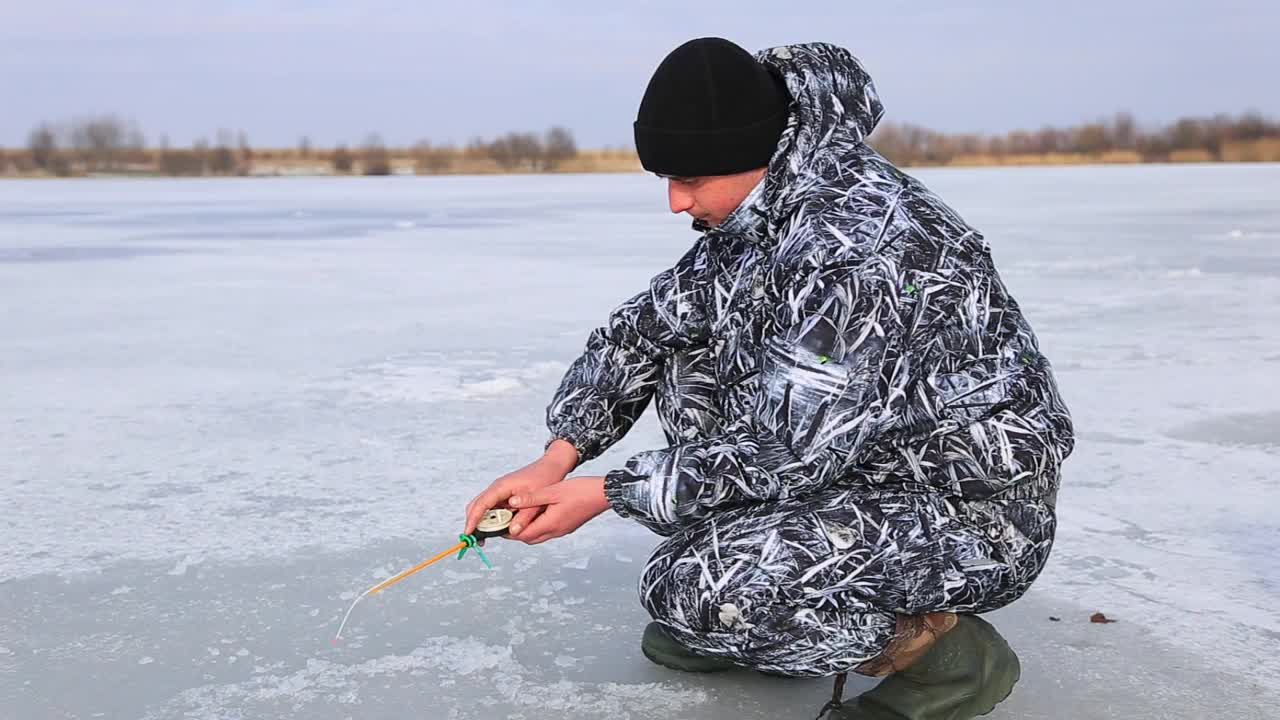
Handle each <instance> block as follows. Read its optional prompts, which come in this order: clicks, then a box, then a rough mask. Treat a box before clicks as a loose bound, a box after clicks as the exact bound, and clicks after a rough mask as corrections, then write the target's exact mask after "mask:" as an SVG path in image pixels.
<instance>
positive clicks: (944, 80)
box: [0, 0, 1280, 147]
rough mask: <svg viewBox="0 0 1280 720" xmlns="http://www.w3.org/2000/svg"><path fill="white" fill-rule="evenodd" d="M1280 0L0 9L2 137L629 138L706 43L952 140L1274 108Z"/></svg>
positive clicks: (178, 140) (26, 2) (179, 140)
mask: <svg viewBox="0 0 1280 720" xmlns="http://www.w3.org/2000/svg"><path fill="white" fill-rule="evenodd" d="M1277 27H1280V3H1278V2H1275V1H1274V0H1248V1H1245V0H1216V1H1215V2H1178V1H1177V0H1166V1H1164V2H1149V1H1147V0H1139V1H1134V2H1125V1H1124V0H1111V1H1109V2H1108V1H1099V0H1075V1H1074V2H1072V3H1052V4H1050V3H1043V2H1015V1H991V2H966V3H956V2H935V1H933V0H916V1H915V2H909V3H908V2H888V1H881V2H876V3H871V2H858V1H856V0H844V1H843V2H825V1H822V0H804V1H803V2H800V1H796V0H772V1H771V2H747V1H745V0H737V1H733V2H729V1H724V0H700V1H698V2H667V1H665V0H663V1H658V2H641V1H640V0H633V1H632V2H627V3H616V2H604V1H602V0H594V1H588V2H579V1H578V0H561V1H559V2H551V1H549V0H523V1H522V2H482V1H474V0H473V1H472V2H458V1H457V0H449V1H448V2H436V1H435V0H416V1H411V2H395V1H392V0H360V1H358V2H357V1H355V0H352V1H349V2H336V1H324V0H316V1H310V2H307V1H303V0H282V1H279V2H266V1H258V2H253V1H250V0H240V1H239V2H229V1H225V0H224V1H221V2H219V1H217V0H200V1H192V0H117V1H115V2H102V1H101V0H38V1H33V0H0V145H6V146H10V147H13V146H20V145H24V144H25V143H26V140H27V137H28V134H29V133H30V131H31V129H32V128H33V127H35V126H36V125H37V124H39V123H41V122H44V121H50V122H54V123H57V122H64V121H67V120H71V119H75V118H78V117H82V116H84V115H87V114H91V113H107V112H111V113H117V114H119V115H121V116H123V117H126V118H131V119H133V120H134V121H135V122H136V123H137V124H138V126H139V127H140V128H141V129H142V130H143V132H144V133H145V134H146V137H147V139H148V142H149V143H151V144H155V143H157V142H158V141H159V140H160V138H161V136H166V137H167V139H168V140H169V141H170V142H171V143H172V144H174V145H186V144H189V143H191V142H192V141H194V140H196V139H199V138H209V139H213V137H214V135H215V133H216V132H217V131H218V130H219V129H221V128H225V129H228V130H231V131H233V132H239V131H243V132H245V133H246V134H247V136H248V138H249V140H250V141H251V143H252V144H253V145H255V146H275V147H290V146H294V145H297V143H298V142H299V140H300V139H301V138H302V137H304V136H306V137H308V138H309V139H310V141H311V143H312V144H313V145H315V146H332V145H335V144H337V143H347V144H359V143H361V142H363V141H364V140H365V139H366V138H367V137H368V136H369V135H370V134H371V133H378V134H379V135H380V136H381V138H382V139H383V140H384V141H386V142H387V143H389V144H392V145H406V144H410V143H413V142H417V141H419V140H429V141H432V142H436V143H448V142H453V143H465V142H466V141H467V140H468V139H470V138H473V137H493V136H495V135H498V134H500V133H503V132H507V131H510V130H535V131H541V130H545V129H546V128H548V127H550V126H552V125H562V126H565V127H568V128H570V129H571V130H572V131H573V132H574V134H575V136H576V138H577V141H578V144H579V146H582V147H605V146H628V147H629V146H631V144H632V141H631V122H632V121H633V120H634V119H635V111H636V108H637V107H638V105H639V102H640V97H641V95H642V94H643V92H644V87H645V84H646V83H647V82H648V78H649V76H650V74H651V73H652V72H653V70H654V68H656V67H657V65H658V63H659V62H661V60H662V58H663V57H664V56H665V55H666V53H668V52H669V51H670V50H671V49H673V48H674V47H676V46H677V45H679V44H680V43H682V42H684V41H685V40H688V39H690V38H694V37H701V36H708V35H715V36H720V37H726V38H729V39H730V40H733V41H734V42H737V43H738V44H739V45H742V46H743V47H746V48H748V49H750V50H756V49H760V48H764V47H771V46H775V45H784V44H790V43H798V42H812V41H823V42H831V43H835V44H838V45H842V46H844V47H847V48H849V49H850V50H851V51H852V52H853V53H854V54H855V55H857V56H858V57H859V59H861V60H862V62H863V64H864V65H865V66H866V67H867V69H868V70H869V71H870V73H871V75H872V77H873V78H874V80H875V83H876V87H877V89H878V90H879V92H880V95H881V98H882V99H883V101H884V104H885V107H886V119H887V120H889V121H895V122H909V123H914V124H919V125H924V126H926V127H931V128H935V129H938V130H944V131H953V132H955V131H977V132H1006V131H1008V130H1012V129H1018V128H1039V127H1042V126H1044V125H1058V126H1066V125H1073V124H1077V123H1081V122H1086V121H1090V120H1094V119H1097V118H1099V117H1104V116H1111V115H1113V114H1114V113H1115V112H1117V111H1128V112H1131V113H1133V114H1134V115H1135V117H1137V119H1138V121H1139V122H1140V123H1141V124H1143V125H1147V126H1150V125H1157V124H1163V123H1166V122H1169V121H1171V120H1174V119H1176V118H1178V117H1182V116H1186V115H1195V116H1203V115H1210V114H1214V113H1219V112H1227V113H1232V114H1238V113H1241V112H1244V111H1246V110H1250V109H1254V110H1259V111H1261V112H1263V113H1265V114H1268V115H1270V116H1272V117H1276V116H1280V91H1278V90H1277V89H1276V88H1277V87H1278V85H1277V82H1276V79H1275V78H1276V75H1277V72H1278V71H1280V43H1277V42H1275V39H1274V32H1275V28H1277Z"/></svg>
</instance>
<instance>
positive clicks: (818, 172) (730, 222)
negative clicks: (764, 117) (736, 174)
mask: <svg viewBox="0 0 1280 720" xmlns="http://www.w3.org/2000/svg"><path fill="white" fill-rule="evenodd" d="M755 57H756V60H757V61H759V62H760V63H762V64H763V65H764V66H765V67H767V68H769V69H770V70H771V71H772V72H774V73H776V74H777V75H779V76H780V77H781V78H782V79H783V81H784V82H785V83H786V86H787V91H788V92H789V93H790V94H791V103H790V116H789V117H788V119H787V126H786V129H785V130H783V132H782V138H781V139H780V140H779V141H778V148H777V150H776V151H775V152H774V154H773V158H772V159H771V160H770V161H769V170H768V173H767V174H766V175H765V179H764V180H763V182H762V183H761V185H762V186H763V187H757V189H756V191H753V192H752V193H751V194H750V195H748V196H747V198H746V199H745V200H744V201H743V203H742V204H741V205H740V206H739V207H738V209H737V210H735V211H734V212H733V213H731V214H730V216H729V217H728V218H726V219H725V222H724V223H721V225H720V226H719V227H718V228H715V230H718V231H720V232H725V233H734V234H741V235H746V236H748V237H751V238H752V239H754V240H756V241H765V242H767V241H768V240H767V239H768V238H770V237H776V231H777V229H778V226H779V225H780V224H781V222H782V221H784V220H785V219H786V217H787V216H788V215H790V212H791V211H792V210H793V209H794V208H795V207H797V205H798V204H799V203H801V202H803V200H804V198H805V196H807V195H808V191H809V190H811V189H812V188H814V187H815V186H822V185H826V184H830V183H831V182H832V180H835V178H828V177H824V175H825V174H826V173H827V172H828V171H830V170H831V169H832V168H833V166H835V165H838V163H827V162H823V157H824V156H827V155H835V156H839V155H842V154H843V152H844V151H845V150H847V149H848V148H849V147H850V146H854V145H858V144H860V143H862V142H863V141H865V140H866V138H867V136H869V135H870V134H871V131H872V130H874V129H875V127H876V125H877V124H878V123H879V122H880V118H881V117H882V116H883V115H884V106H883V105H881V104H880V97H879V95H878V94H877V93H876V89H875V85H874V84H873V83H872V81H871V76H870V75H869V74H868V73H867V71H866V70H865V69H864V68H863V67H862V63H860V62H858V59H857V58H855V57H854V56H853V54H852V53H850V52H849V51H848V50H846V49H844V48H842V47H839V46H836V45H831V44H828V43H807V44H803V45H784V46H780V47H774V48H768V49H766V50H762V51H760V52H759V53H757V54H756V56H755ZM832 159H836V158H832ZM694 228H695V229H698V230H702V231H706V230H708V229H709V228H708V227H707V226H705V225H700V224H699V223H696V222H695V224H694Z"/></svg>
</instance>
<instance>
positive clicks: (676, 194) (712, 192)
mask: <svg viewBox="0 0 1280 720" xmlns="http://www.w3.org/2000/svg"><path fill="white" fill-rule="evenodd" d="M765 170H766V168H757V169H755V170H748V171H747V172H742V173H736V174H734V175H704V176H701V177H669V176H666V175H659V176H658V177H661V178H664V179H666V181H667V201H668V202H669V203H670V205H671V212H673V213H677V214H678V213H689V215H690V216H691V217H694V218H697V219H698V220H702V221H703V222H705V223H707V224H708V225H711V226H712V227H715V226H716V225H719V224H720V223H722V222H724V219H725V218H727V217H729V214H730V213H732V212H733V211H734V210H737V209H738V206H739V205H741V204H742V201H743V200H745V199H746V197H747V195H749V194H750V193H751V190H752V189H753V188H755V186H756V184H757V183H759V182H760V179H761V178H763V177H764V174H765Z"/></svg>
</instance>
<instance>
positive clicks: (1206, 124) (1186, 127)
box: [869, 112, 1280, 165]
mask: <svg viewBox="0 0 1280 720" xmlns="http://www.w3.org/2000/svg"><path fill="white" fill-rule="evenodd" d="M1266 139H1280V123H1276V122H1274V121H1271V120H1269V119H1267V118H1265V117H1263V116H1262V115H1261V114H1259V113H1256V112H1250V113H1245V114H1244V115H1241V116H1239V117H1232V116H1230V115H1225V114H1220V115H1215V116H1213V117H1209V118H1183V119H1181V120H1178V121H1177V122H1175V123H1172V124H1170V125H1167V126H1165V127H1162V128H1156V129H1151V130H1144V129H1141V128H1139V127H1138V125H1137V123H1136V122H1135V121H1134V118H1133V116H1132V115H1130V114H1128V113H1118V114H1117V115H1115V116H1114V117H1112V118H1110V119H1107V120H1098V121H1096V122H1091V123H1086V124H1084V125H1079V126H1076V127H1071V128H1053V127H1046V128H1042V129H1040V130H1032V131H1028V130H1014V131H1012V132H1009V133H1006V134H1004V135H982V134H977V133H942V132H937V131H934V130H929V129H927V128H922V127H919V126H916V125H908V124H898V123H886V124H884V125H881V126H880V127H879V128H878V129H877V130H876V132H874V133H873V134H872V135H871V138H870V140H869V142H870V144H871V145H872V146H873V147H875V148H876V150H877V151H879V152H880V153H881V154H883V155H884V156H885V157H887V158H888V159H889V160H891V161H893V162H894V163H897V164H901V165H946V164H948V163H950V162H951V161H953V160H955V159H957V158H961V157H966V156H967V157H987V158H993V159H999V158H1006V157H1009V156H1017V155H1054V154H1077V155H1086V156H1102V155H1104V154H1106V153H1112V152H1130V153H1135V154H1136V155H1137V157H1138V159H1140V160H1141V161H1142V162H1168V161H1169V160H1171V159H1174V158H1175V154H1176V153H1179V152H1189V151H1200V152H1202V153H1205V154H1206V155H1207V158H1206V159H1210V160H1224V159H1234V158H1230V157H1224V149H1225V148H1227V147H1228V146H1229V145H1231V144H1232V143H1245V142H1254V141H1258V140H1266ZM1259 159H1260V158H1259Z"/></svg>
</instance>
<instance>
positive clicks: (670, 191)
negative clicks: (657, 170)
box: [667, 180, 693, 214]
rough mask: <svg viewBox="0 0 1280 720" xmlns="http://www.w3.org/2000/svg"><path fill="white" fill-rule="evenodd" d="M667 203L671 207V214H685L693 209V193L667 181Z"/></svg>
mask: <svg viewBox="0 0 1280 720" xmlns="http://www.w3.org/2000/svg"><path fill="white" fill-rule="evenodd" d="M667 203H668V204H669V205H670V206H671V212H673V213H676V214H679V213H682V212H686V211H688V210H689V208H691V207H693V193H691V192H689V191H688V190H685V189H684V188H682V187H680V186H679V185H677V184H676V183H675V182H673V181H670V180H668V181H667Z"/></svg>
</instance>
